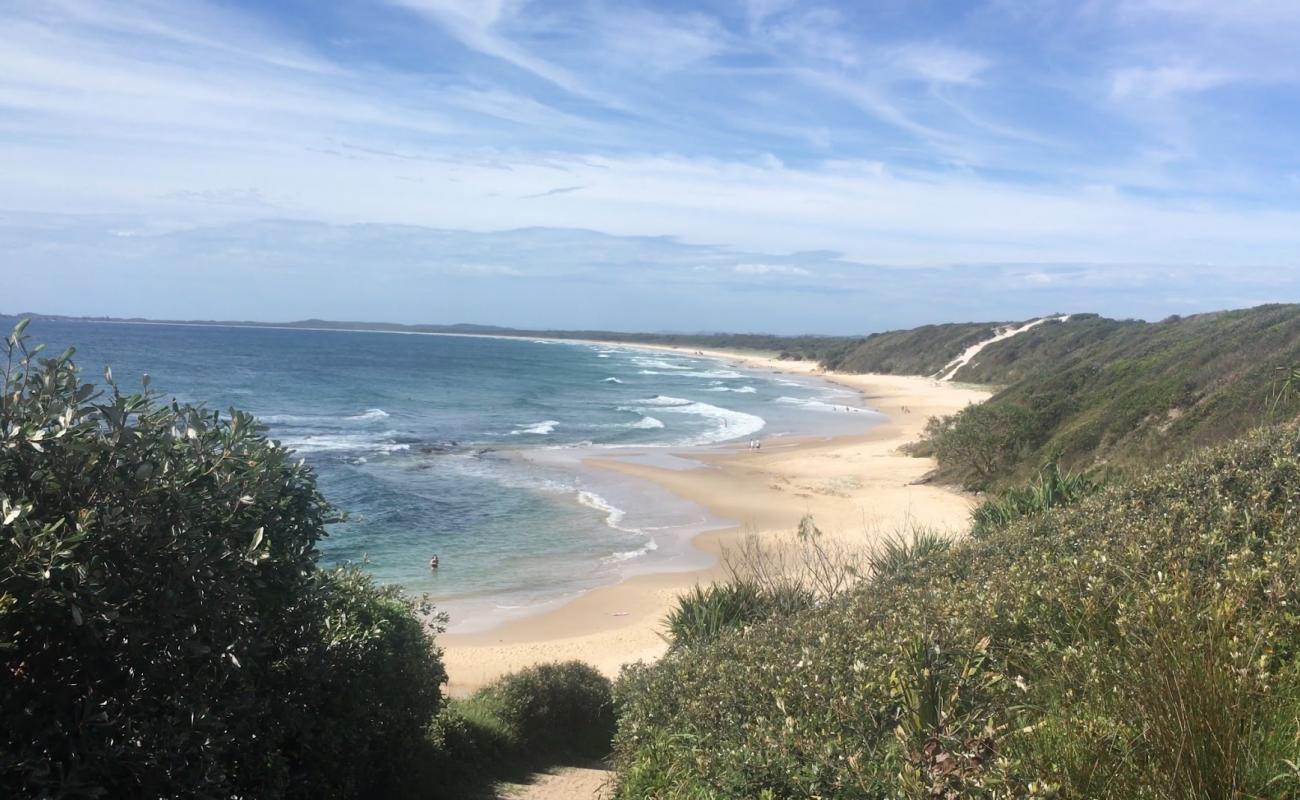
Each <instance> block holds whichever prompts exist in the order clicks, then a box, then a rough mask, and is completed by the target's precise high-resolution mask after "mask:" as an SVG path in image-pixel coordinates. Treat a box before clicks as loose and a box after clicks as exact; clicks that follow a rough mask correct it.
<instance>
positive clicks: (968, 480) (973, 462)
mask: <svg viewBox="0 0 1300 800" xmlns="http://www.w3.org/2000/svg"><path fill="white" fill-rule="evenodd" d="M1040 427H1041V423H1040V422H1039V421H1038V420H1037V418H1036V415H1035V414H1034V412H1033V411H1031V410H1030V409H1028V408H1026V407H1024V406H1022V405H1019V404H1016V403H994V402H991V401H990V402H988V403H981V404H979V405H971V406H967V407H966V408H964V409H962V410H961V411H959V412H957V413H956V414H953V415H951V416H948V417H942V418H936V419H931V420H930V422H929V424H928V425H927V426H926V429H925V438H926V441H927V443H928V449H929V451H930V452H933V454H934V457H935V458H936V459H937V460H938V461H939V464H940V466H941V467H942V468H943V469H944V470H945V471H946V472H947V474H948V476H949V477H952V478H955V479H956V480H958V481H960V482H961V483H962V484H963V485H964V486H966V487H967V488H970V489H983V488H986V487H988V486H989V485H990V484H992V483H993V482H994V481H995V480H997V479H998V478H1000V477H1002V476H1003V475H1004V474H1006V473H1007V472H1008V471H1010V470H1011V469H1012V468H1014V466H1015V465H1016V464H1017V463H1019V462H1020V461H1021V460H1022V459H1023V457H1024V455H1025V454H1026V453H1028V452H1029V451H1030V450H1031V449H1032V448H1033V447H1035V446H1036V445H1037V444H1038V441H1037V437H1038V436H1039V435H1040V433H1039V428H1040Z"/></svg>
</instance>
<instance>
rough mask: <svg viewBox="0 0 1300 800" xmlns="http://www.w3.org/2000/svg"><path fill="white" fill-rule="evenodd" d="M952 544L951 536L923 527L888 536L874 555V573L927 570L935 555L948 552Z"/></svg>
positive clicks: (889, 573)
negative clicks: (927, 565) (926, 566)
mask: <svg viewBox="0 0 1300 800" xmlns="http://www.w3.org/2000/svg"><path fill="white" fill-rule="evenodd" d="M951 544H952V540H951V539H950V538H949V537H947V536H945V535H943V534H941V533H939V532H938V531H932V530H927V529H925V528H920V527H913V528H912V529H911V530H910V531H908V532H897V533H894V534H892V535H890V536H886V537H884V538H883V539H881V541H880V544H879V545H878V546H877V547H876V549H875V551H874V552H873V553H872V554H871V556H870V559H869V561H870V564H871V571H872V574H874V575H898V574H900V573H902V572H904V571H907V570H917V569H923V568H924V566H925V564H926V563H927V562H928V561H930V560H931V559H932V558H934V557H935V556H937V555H939V554H941V553H944V552H947V550H948V547H949V546H950V545H951Z"/></svg>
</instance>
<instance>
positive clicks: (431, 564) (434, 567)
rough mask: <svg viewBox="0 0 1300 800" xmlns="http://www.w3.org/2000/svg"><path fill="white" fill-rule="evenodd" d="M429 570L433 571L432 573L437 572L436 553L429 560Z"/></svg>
mask: <svg viewBox="0 0 1300 800" xmlns="http://www.w3.org/2000/svg"><path fill="white" fill-rule="evenodd" d="M429 569H431V570H433V571H434V572H437V571H438V554H437V553H434V554H433V556H432V557H430V558H429Z"/></svg>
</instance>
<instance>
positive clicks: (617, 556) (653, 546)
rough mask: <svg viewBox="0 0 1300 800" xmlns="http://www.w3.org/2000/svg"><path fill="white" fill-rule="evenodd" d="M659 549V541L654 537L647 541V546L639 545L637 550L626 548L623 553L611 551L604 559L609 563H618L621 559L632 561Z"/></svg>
mask: <svg viewBox="0 0 1300 800" xmlns="http://www.w3.org/2000/svg"><path fill="white" fill-rule="evenodd" d="M658 549H659V543H658V542H656V541H655V540H654V539H651V540H650V541H648V542H646V543H645V546H643V547H638V548H637V549H636V550H624V551H623V552H621V553H611V554H610V555H608V556H606V557H605V558H604V559H602V560H603V561H605V563H607V564H617V563H619V562H620V561H630V560H632V559H634V558H638V557H640V556H643V555H645V554H646V553H650V552H653V551H655V550H658Z"/></svg>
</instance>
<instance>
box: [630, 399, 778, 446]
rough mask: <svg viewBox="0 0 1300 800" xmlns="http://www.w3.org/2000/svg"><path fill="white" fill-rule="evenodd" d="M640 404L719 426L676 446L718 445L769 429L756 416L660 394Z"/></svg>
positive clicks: (638, 410)
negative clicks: (700, 418)
mask: <svg viewBox="0 0 1300 800" xmlns="http://www.w3.org/2000/svg"><path fill="white" fill-rule="evenodd" d="M640 402H641V403H642V404H644V405H647V406H654V407H655V408H657V409H659V411H660V412H665V413H669V414H690V415H694V416H700V417H705V418H706V419H709V420H711V421H713V422H715V423H717V426H716V427H714V428H713V430H710V431H707V432H706V433H702V434H700V435H698V436H694V437H691V438H689V439H684V440H682V441H680V442H676V444H677V445H700V444H715V443H717V442H725V441H727V440H728V439H739V438H741V437H742V436H751V435H753V434H755V433H758V432H759V431H761V430H762V429H763V427H764V426H765V425H767V420H765V419H763V418H762V417H759V416H756V415H754V414H746V413H745V412H743V411H736V410H734V409H730V408H722V407H721V406H715V405H711V404H709V403H700V402H696V401H693V400H687V399H686V398H684V397H669V396H666V395H662V394H660V395H655V396H654V397H651V398H647V399H645V400H641V401H640ZM620 410H622V411H636V412H638V413H642V414H644V413H646V412H645V411H644V410H643V409H640V408H627V407H624V408H622V409H620Z"/></svg>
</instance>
